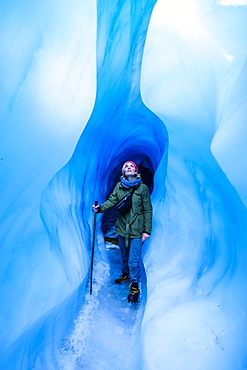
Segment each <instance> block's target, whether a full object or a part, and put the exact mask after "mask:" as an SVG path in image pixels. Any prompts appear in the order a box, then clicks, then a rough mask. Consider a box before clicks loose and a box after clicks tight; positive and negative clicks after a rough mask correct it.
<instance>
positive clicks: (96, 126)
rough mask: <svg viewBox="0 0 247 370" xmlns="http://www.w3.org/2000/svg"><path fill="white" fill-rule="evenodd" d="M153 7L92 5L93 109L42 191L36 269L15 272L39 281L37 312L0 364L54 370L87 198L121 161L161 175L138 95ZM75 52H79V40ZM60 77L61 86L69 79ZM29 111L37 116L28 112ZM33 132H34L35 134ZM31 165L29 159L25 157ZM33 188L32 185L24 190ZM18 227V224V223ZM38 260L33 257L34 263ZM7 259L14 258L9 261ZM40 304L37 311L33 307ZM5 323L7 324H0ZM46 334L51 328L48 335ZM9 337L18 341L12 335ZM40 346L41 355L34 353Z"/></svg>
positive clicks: (154, 137) (85, 238)
mask: <svg viewBox="0 0 247 370" xmlns="http://www.w3.org/2000/svg"><path fill="white" fill-rule="evenodd" d="M154 3H155V2H154V1H141V2H138V3H133V2H131V1H127V2H115V1H112V2H111V3H109V4H108V6H107V7H105V4H104V3H103V2H101V1H99V2H98V4H97V16H98V29H97V34H98V39H97V50H98V52H97V93H96V99H95V103H94V108H93V111H92V114H91V117H90V119H89V121H88V122H87V125H86V128H85V129H84V131H83V134H82V135H81V137H80V140H79V142H78V144H77V146H76V149H75V151H74V154H73V156H72V158H71V159H70V161H69V162H68V164H67V165H66V166H65V167H63V168H62V169H61V170H60V171H59V172H58V173H57V175H56V176H55V177H54V178H53V179H52V181H50V183H49V185H48V186H47V187H46V188H45V190H44V191H43V192H42V195H41V203H40V217H41V220H42V224H43V227H44V230H45V231H46V233H47V236H48V238H47V236H46V235H45V234H44V230H42V228H41V225H40V221H39V220H38V222H39V227H40V228H41V231H40V233H41V235H42V236H41V237H40V238H41V240H40V243H39V244H38V245H36V244H35V243H36V242H37V239H36V238H38V231H36V230H34V231H33V232H34V240H33V241H32V245H35V252H34V251H33V250H32V254H33V257H32V259H31V258H30V255H29V253H30V250H28V256H27V257H26V260H24V261H25V264H27V265H28V264H30V263H37V265H38V266H37V267H34V268H33V270H34V271H31V272H30V271H28V273H26V275H27V276H23V272H21V279H23V283H24V284H26V283H25V281H28V280H29V278H30V276H31V279H33V278H32V276H33V274H34V275H35V276H37V279H38V282H39V283H34V286H33V288H32V289H31V292H32V294H33V297H32V298H31V297H30V300H33V301H35V304H34V309H37V311H38V313H39V314H40V315H42V313H43V312H44V314H43V315H42V316H40V318H39V317H37V318H36V319H35V318H34V319H33V320H29V319H28V318H27V319H26V322H24V328H22V330H20V337H19V338H18V339H17V340H16V341H15V342H14V343H13V344H11V346H10V348H9V349H8V351H7V352H6V353H5V355H4V359H3V363H4V364H5V365H4V366H12V367H14V368H25V369H26V368H27V367H33V366H34V367H37V368H40V367H42V366H45V365H44V364H46V363H48V364H49V367H50V368H52V366H55V367H56V366H57V365H56V355H55V354H54V351H53V348H55V347H56V346H57V347H58V346H59V343H60V342H59V340H61V338H64V337H65V333H66V330H67V333H68V328H69V327H70V325H71V324H72V318H73V315H74V312H78V310H79V304H80V303H81V301H82V299H83V294H84V290H85V283H86V281H87V278H88V266H89V257H88V255H89V250H90V245H91V223H92V213H91V204H92V202H93V200H94V199H98V200H99V201H100V202H101V201H103V200H104V199H105V198H106V196H107V194H108V193H109V189H110V188H111V187H112V186H113V185H114V182H115V181H116V174H117V171H119V168H120V167H121V166H122V164H123V162H125V161H126V159H132V160H135V161H136V162H137V163H138V164H141V163H142V164H144V165H145V166H146V167H148V168H150V169H151V170H152V172H155V170H156V169H157V167H158V165H159V163H160V161H161V159H162V158H163V163H164V167H163V170H164V177H165V173H166V158H167V157H166V155H167V141H168V139H167V132H166V128H165V126H164V124H163V122H162V121H161V120H160V119H159V118H158V117H157V116H156V115H155V114H154V113H153V112H151V111H150V110H149V109H148V108H147V107H146V106H145V105H144V104H143V102H142V99H141V96H140V73H141V63H142V55H143V48H144V43H145V36H146V32H147V27H148V23H149V19H150V16H151V12H152V8H153V5H154ZM73 11H74V12H75V11H76V10H75V9H74V10H73ZM43 27H45V26H43ZM58 27H59V26H58ZM72 36H73V35H72ZM29 47H30V46H29ZM77 47H78V48H79V47H80V45H79V41H78V45H77ZM42 67H43V65H42V63H41V68H42ZM64 68H65V69H66V70H67V73H70V74H71V73H72V72H71V70H72V71H73V69H74V61H73V60H72V61H71V64H69V62H68V65H67V66H66V67H64ZM51 77H53V76H51ZM67 78H68V80H69V79H70V76H68V77H67V76H66V79H67ZM65 88H66V87H65ZM71 99H72V98H71ZM60 100H61V99H60ZM60 109H61V108H60ZM31 112H33V114H35V113H37V112H36V111H35V109H33V110H31ZM77 113H78V112H77ZM66 114H69V112H66ZM16 116H17V117H18V115H17V114H16ZM49 118H50V117H49ZM56 120H57V119H56ZM35 130H36V131H38V130H37V128H35ZM67 145H68V144H67ZM32 161H33V158H31V159H30V162H31V163H32ZM47 161H48V162H49V163H48V168H47V170H48V171H49V169H50V170H51V165H52V161H51V159H48V158H47ZM34 164H35V163H34ZM39 181H40V179H39ZM34 186H35V185H34V184H33V183H32V184H31V189H33V188H34ZM34 190H36V189H35V188H34ZM28 195H29V193H27V195H26V196H28ZM37 203H38V202H37ZM37 210H38V209H37ZM33 222H34V224H35V226H36V225H37V223H38V222H37V220H36V221H33ZM23 223H24V220H23V219H21V220H20V224H23ZM27 234H28V231H27ZM24 235H25V234H24ZM12 237H13V236H12ZM27 238H28V236H27ZM48 243H49V244H48ZM32 245H31V247H32ZM47 248H48V249H47ZM21 254H23V251H22V252H21ZM39 254H40V255H41V257H38V256H39ZM8 256H9V254H7V257H6V258H8ZM15 258H18V257H17V255H16V256H15ZM13 264H16V265H17V267H15V266H14V267H12V268H11V270H13V271H11V274H10V275H8V276H7V279H9V276H11V277H12V276H13V278H14V277H15V276H16V275H17V272H16V269H20V270H21V269H22V268H23V264H24V262H20V260H19V261H18V262H17V261H15V262H14V263H13ZM40 265H42V266H41V268H40V267H39V266H40ZM47 265H49V268H50V269H52V272H50V271H49V269H48V273H46V271H45V270H46V269H47ZM32 267H33V266H32ZM42 270H44V271H42ZM50 280H52V284H51V286H49V281H50ZM53 283H54V285H55V286H53ZM20 286H21V288H22V289H23V293H22V294H23V297H22V298H21V302H23V304H24V302H25V305H26V304H27V303H28V302H29V300H27V298H26V295H27V294H28V295H31V292H30V291H29V287H27V288H26V290H27V292H26V291H25V288H23V286H22V284H21V283H20V282H19V283H15V284H13V286H12V289H13V291H15V290H17V289H18V288H19V287H20ZM44 290H45V294H44ZM54 290H55V291H56V293H54ZM61 290H62V291H63V292H62V294H61ZM60 294H61V296H60V297H58V296H59V295H60ZM67 296H68V298H66V297H67ZM63 297H65V299H64V300H63ZM44 299H47V302H44ZM40 301H42V305H43V307H42V309H39V308H38V307H37V308H36V306H38V305H39V302H40ZM53 302H54V303H53ZM54 304H56V306H55V307H54ZM12 309H14V310H15V304H14V303H12V304H9V305H8V306H6V308H5V312H6V313H5V315H6V316H7V315H10V316H11V315H12V312H11V311H12ZM47 309H49V311H48V312H47ZM21 310H22V309H21ZM25 310H27V308H23V311H24V313H25ZM76 310H77V311H76ZM27 311H29V309H28V310H27ZM65 318H66V319H65ZM33 321H34V323H33ZM5 325H6V327H7V326H8V325H9V324H8V320H7V319H6V320H5ZM30 325H31V327H30V329H29V326H30ZM25 328H27V329H25ZM52 328H55V331H54V332H53V330H52ZM12 335H13V337H14V336H15V335H17V336H18V334H16V333H13V334H12ZM40 348H43V350H42V351H40ZM17 353H18V355H17Z"/></svg>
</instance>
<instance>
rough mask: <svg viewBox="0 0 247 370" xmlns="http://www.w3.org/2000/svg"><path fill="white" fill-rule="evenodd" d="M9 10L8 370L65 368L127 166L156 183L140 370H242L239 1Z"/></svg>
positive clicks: (5, 68)
mask: <svg viewBox="0 0 247 370" xmlns="http://www.w3.org/2000/svg"><path fill="white" fill-rule="evenodd" d="M0 7H1V12H0V25H1V26H0V27H1V33H0V44H1V57H0V68H1V84H0V89H1V106H0V120H1V137H0V140H1V144H0V150H1V153H0V166H1V169H0V170H1V182H0V187H1V207H0V209H1V265H0V266H1V270H0V271H1V279H0V281H1V283H0V284H1V288H0V292H1V298H0V299H1V317H0V323H1V351H2V354H1V360H0V368H1V369H18V370H19V369H24V370H26V369H60V368H62V367H61V366H62V365H61V360H60V359H59V356H60V355H59V353H60V354H61V351H60V348H61V346H62V345H63V343H64V341H65V340H66V338H67V337H68V335H69V334H70V333H71V331H72V330H73V325H74V324H73V320H75V318H76V317H77V316H78V312H79V310H80V308H81V306H82V304H83V302H84V301H83V299H84V296H85V292H86V291H87V286H86V284H87V280H88V268H89V259H90V248H91V236H92V212H91V204H92V203H93V201H94V200H96V199H98V200H99V201H100V202H102V201H104V200H105V197H106V196H107V195H108V193H109V190H110V189H111V188H112V187H113V185H114V181H115V180H116V174H117V173H118V171H119V168H120V166H121V164H122V163H123V162H124V161H125V160H126V159H127V158H129V159H132V160H135V161H136V162H137V163H138V164H142V165H143V166H144V167H146V168H148V169H150V170H151V172H152V173H154V188H153V192H152V202H153V206H154V230H153V235H152V238H150V240H149V241H148V242H147V244H146V245H145V247H144V250H143V258H144V266H145V270H146V276H145V279H144V280H143V285H144V286H143V291H144V292H145V294H144V295H143V302H142V306H141V312H142V316H141V319H140V320H139V324H138V327H137V333H138V336H137V337H138V345H137V342H136V343H134V344H133V350H132V356H133V363H132V365H131V368H133V369H145V370H147V369H151V370H153V369H167V370H181V369H190V370H208V369H211V370H216V369H217V370H218V369H222V370H223V369H224V370H244V369H247V356H246V353H247V351H246V350H247V349H246V343H247V341H246V331H247V325H246V309H247V307H246V305H247V303H246V299H245V296H246V286H247V284H246V283H247V281H246V280H247V279H246V277H247V273H246V262H247V261H246V243H247V242H246V229H247V218H246V205H247V190H246V189H247V171H246V168H247V149H246V138H247V125H246V117H247V92H246V83H247V63H246V50H247V49H246V46H247V29H246V21H247V9H246V4H245V3H244V1H241V2H240V1H237V0H236V1H227V0H222V1H205V0H197V1H196V0H188V1H186V2H184V1H181V0H180V1H179V0H176V1H175V0H174V1H173V2H172V3H171V1H168V0H158V1H157V2H156V1H155V0H146V1H144V0H140V1H139V0H136V1H131V0H127V1H120V0H118V1H117V0H109V1H107V4H106V2H105V1H103V0H98V1H97V4H96V2H87V1H86V0H82V1H79V0H70V1H68V0H64V1H63V2H62V3H61V2H58V1H57V0H54V1H53V2H49V1H39V0H38V1H36V2H30V1H29V0H21V1H19V2H16V1H12V0H9V1H8V3H6V2H5V3H3V4H1V5H0ZM100 222H101V219H100V218H99V219H98V224H99V225H100ZM98 230H99V232H98V250H97V261H98V262H99V263H100V262H101V261H104V263H105V261H106V260H107V257H106V251H105V247H104V243H103V241H102V240H103V238H102V233H101V231H100V228H98ZM97 276H99V275H97V274H96V278H97ZM96 280H97V279H96ZM104 308H105V309H106V306H105V307H104ZM108 311H110V310H108ZM113 311H114V310H113ZM98 317H100V314H98ZM102 330H103V329H102ZM97 335H98V334H95V335H92V338H93V337H95V336H97ZM99 336H100V333H99ZM137 337H135V338H137ZM136 340H137V339H136ZM95 343H96V342H94V341H93V344H95ZM59 351H60V352H59ZM94 351H96V353H97V346H94ZM90 356H93V351H92V352H90V353H89V356H88V357H89V358H90ZM97 356H98V357H99V358H100V351H99V354H98V353H97ZM105 356H106V358H104V361H103V360H102V363H101V365H100V366H101V368H102V369H108V368H110V365H111V363H110V361H111V357H110V355H108V354H107V351H106V354H105ZM71 361H72V360H71ZM66 366H67V369H69V368H71V369H72V368H73V369H74V368H75V369H76V368H77V369H79V368H80V363H79V364H78V362H77V364H76V363H72V362H71V364H70V365H69V366H70V367H68V364H67V365H66ZM76 366H77V367H76ZM89 368H91V367H89V365H88V369H89ZM119 369H120V367H119Z"/></svg>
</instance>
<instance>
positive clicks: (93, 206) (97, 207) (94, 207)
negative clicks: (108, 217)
mask: <svg viewBox="0 0 247 370" xmlns="http://www.w3.org/2000/svg"><path fill="white" fill-rule="evenodd" d="M99 208H100V206H95V205H94V204H93V205H92V211H93V212H94V213H98V212H99Z"/></svg>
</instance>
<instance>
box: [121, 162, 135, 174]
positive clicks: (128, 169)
mask: <svg viewBox="0 0 247 370" xmlns="http://www.w3.org/2000/svg"><path fill="white" fill-rule="evenodd" d="M135 173H136V170H135V166H134V165H133V163H129V162H127V163H126V164H125V166H124V175H125V176H134V175H135Z"/></svg>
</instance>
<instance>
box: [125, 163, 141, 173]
mask: <svg viewBox="0 0 247 370" xmlns="http://www.w3.org/2000/svg"><path fill="white" fill-rule="evenodd" d="M126 163H132V164H133V165H134V166H135V170H136V172H137V173H138V166H137V164H135V162H132V161H127V162H125V163H124V165H123V167H124V166H125V165H126Z"/></svg>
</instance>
